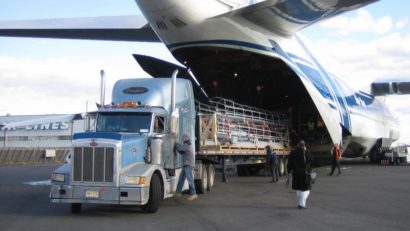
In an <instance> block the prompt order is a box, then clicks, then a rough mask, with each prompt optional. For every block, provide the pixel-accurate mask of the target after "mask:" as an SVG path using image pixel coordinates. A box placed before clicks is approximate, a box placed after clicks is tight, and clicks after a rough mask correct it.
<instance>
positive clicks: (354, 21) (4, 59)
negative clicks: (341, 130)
mask: <svg viewBox="0 0 410 231" xmlns="http://www.w3.org/2000/svg"><path fill="white" fill-rule="evenodd" d="M408 9H410V1H403V0H389V1H388V0H382V1H379V2H376V3H374V4H371V5H369V6H366V7H364V8H362V9H359V10H356V11H352V12H349V13H347V14H343V15H340V16H338V17H336V18H333V19H330V20H327V21H324V22H322V23H318V24H315V25H313V26H311V27H308V28H306V29H305V30H303V31H302V32H301V33H302V34H303V35H305V36H306V37H307V38H309V39H310V40H311V41H312V42H313V43H314V44H315V46H317V47H319V48H320V50H322V51H326V53H327V55H329V56H331V57H332V58H333V59H335V60H337V61H338V62H340V63H341V64H342V65H343V67H344V68H346V69H347V70H349V73H352V75H351V76H349V77H348V78H349V79H348V80H347V81H348V82H351V83H353V85H355V87H357V88H363V89H364V88H366V87H368V86H369V84H370V83H371V82H372V81H373V80H375V79H383V78H396V79H397V78H402V79H407V80H410V58H409V57H410V45H409V44H410V16H409V13H408ZM136 14H141V12H140V10H139V9H138V7H137V5H136V4H135V2H134V1H133V0H122V1H118V0H69V1H68V0H65V1H63V0H36V1H25V0H0V22H1V21H8V20H31V19H49V18H70V17H97V16H119V15H136ZM134 53H138V54H145V55H151V56H155V57H160V58H162V59H165V60H170V61H172V60H174V59H173V57H172V55H171V54H170V53H169V51H168V50H167V49H166V48H165V47H164V46H163V45H161V44H155V43H135V42H110V41H82V40H64V39H30V38H5V37H3V38H2V37H0V115H6V114H11V115H30V114H62V113H78V112H84V111H86V110H89V111H90V110H95V109H96V108H95V103H96V102H99V92H100V89H99V85H100V70H101V69H104V70H105V73H106V77H107V80H106V92H107V96H106V101H107V102H109V101H110V94H109V92H110V89H111V88H112V86H113V84H114V82H115V81H116V80H118V79H121V78H134V77H144V76H147V74H146V73H145V72H144V71H142V69H141V68H140V67H139V66H138V64H137V63H136V61H135V60H134V59H133V57H132V54H134ZM409 100H410V96H389V97H387V98H386V99H385V101H386V103H388V105H389V106H390V109H391V110H392V111H394V112H395V113H396V114H397V116H398V118H399V120H400V121H401V124H402V129H401V133H402V137H403V138H402V139H401V141H403V142H407V143H409V144H410V117H408V116H406V115H408V113H410V108H409V107H408V106H407V105H408V102H409Z"/></svg>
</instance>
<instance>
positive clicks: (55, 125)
mask: <svg viewBox="0 0 410 231" xmlns="http://www.w3.org/2000/svg"><path fill="white" fill-rule="evenodd" d="M0 126H1V132H0V147H3V148H57V149H58V148H68V147H70V145H71V141H72V137H73V134H74V133H77V132H82V131H84V120H83V119H82V118H81V115H80V114H64V115H61V114H59V115H55V114H53V115H18V116H11V115H7V116H0Z"/></svg>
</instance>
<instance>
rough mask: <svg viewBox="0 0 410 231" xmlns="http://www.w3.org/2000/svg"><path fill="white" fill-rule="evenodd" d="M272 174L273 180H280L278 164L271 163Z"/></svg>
mask: <svg viewBox="0 0 410 231" xmlns="http://www.w3.org/2000/svg"><path fill="white" fill-rule="evenodd" d="M270 175H271V176H272V181H273V182H277V181H278V180H279V170H278V166H277V165H276V164H272V163H271V164H270Z"/></svg>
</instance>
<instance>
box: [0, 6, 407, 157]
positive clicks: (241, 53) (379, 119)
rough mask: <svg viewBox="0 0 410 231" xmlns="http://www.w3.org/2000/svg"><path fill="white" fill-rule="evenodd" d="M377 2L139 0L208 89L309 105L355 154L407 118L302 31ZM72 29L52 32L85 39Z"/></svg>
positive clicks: (259, 101)
mask: <svg viewBox="0 0 410 231" xmlns="http://www.w3.org/2000/svg"><path fill="white" fill-rule="evenodd" d="M372 2H374V0H358V1H352V0H332V1H325V0H316V1H314V0H267V1H244V0H202V1H189V0H136V3H137V4H138V6H139V8H140V10H141V11H142V13H143V15H144V17H145V18H146V20H147V21H148V23H149V25H150V27H151V29H152V30H153V31H154V32H155V34H156V35H157V36H158V38H159V39H160V40H161V41H162V42H163V43H164V44H165V45H166V46H167V48H168V49H169V50H170V51H171V53H172V54H173V55H174V57H175V58H176V59H177V60H178V61H180V62H181V63H183V64H184V65H185V66H186V67H188V68H189V69H190V70H191V71H192V72H193V73H194V74H195V76H196V78H197V79H198V80H199V82H200V83H201V84H202V85H203V87H204V88H205V90H206V91H207V92H209V91H211V92H212V91H213V94H214V95H218V96H221V95H222V96H223V97H226V98H231V99H233V100H235V101H238V102H239V103H244V104H250V105H255V106H259V107H263V108H266V109H270V110H277V109H280V110H289V109H290V108H291V109H292V110H296V112H300V111H301V109H297V108H300V107H303V105H304V106H305V107H307V109H306V110H305V112H309V113H310V112H312V113H313V114H314V115H320V118H321V119H322V120H323V122H324V125H325V127H326V129H327V132H328V134H329V137H330V139H331V141H332V142H333V143H342V147H343V155H344V156H347V157H357V156H363V155H367V154H369V152H372V150H376V149H377V148H380V147H381V144H382V143H384V141H387V142H388V143H391V142H393V141H395V140H397V139H398V138H399V123H398V121H397V119H396V118H395V117H394V115H393V114H392V113H391V112H390V111H389V110H388V108H387V106H386V105H385V104H384V103H383V102H382V101H381V100H379V99H378V98H376V97H375V96H374V95H372V94H370V93H365V92H361V91H355V90H352V89H351V88H349V86H347V85H346V84H345V83H344V79H345V77H343V76H339V75H337V74H336V73H333V72H330V71H328V67H325V66H324V64H322V63H321V61H320V60H317V59H316V58H315V54H314V53H312V51H311V49H310V47H308V43H307V42H305V40H304V39H303V37H302V36H301V35H298V33H297V32H298V31H299V30H301V29H303V28H304V27H307V26H309V25H311V24H313V23H315V22H318V21H320V20H323V19H326V18H329V17H332V16H335V15H338V14H340V13H343V12H345V11H349V10H353V9H357V8H359V7H362V6H364V5H366V4H369V3H372ZM140 29H141V28H140ZM142 29H146V27H145V28H142ZM5 33H6V32H4V33H2V32H1V29H0V36H2V35H3V36H24V33H23V34H21V33H20V32H19V33H20V34H19V33H14V32H12V33H11V34H5ZM7 33H9V32H7ZM13 33H14V34H13ZM144 35H145V34H144ZM26 36H30V37H42V36H41V35H33V32H32V31H31V32H30V33H28V34H26ZM70 36H71V35H69V36H58V35H57V36H44V37H56V38H58V37H65V38H82V37H81V36H77V37H76V36H75V35H74V36H71V37H70ZM113 37H115V36H114V35H113ZM90 38H91V39H95V37H92V36H91V37H90ZM85 39H87V38H85ZM103 39H110V38H103ZM114 40H115V39H114ZM119 40H121V39H119ZM130 40H133V39H130ZM135 40H139V41H141V40H143V41H153V40H150V39H140V38H139V39H135ZM137 60H138V59H137ZM140 64H141V63H140ZM148 66H149V65H148ZM143 68H144V67H143ZM221 89H222V90H221ZM255 89H256V90H255ZM295 108H296V109H295ZM298 110H299V111H298ZM302 111H303V110H302ZM294 112H295V111H294ZM382 141H383V142H382Z"/></svg>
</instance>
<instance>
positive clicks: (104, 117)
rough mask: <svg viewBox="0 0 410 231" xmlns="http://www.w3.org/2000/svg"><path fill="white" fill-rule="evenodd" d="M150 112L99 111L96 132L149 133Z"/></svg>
mask: <svg viewBox="0 0 410 231" xmlns="http://www.w3.org/2000/svg"><path fill="white" fill-rule="evenodd" d="M151 118H152V115H151V113H99V114H98V116H97V132H137V133H149V131H150V127H151Z"/></svg>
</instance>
